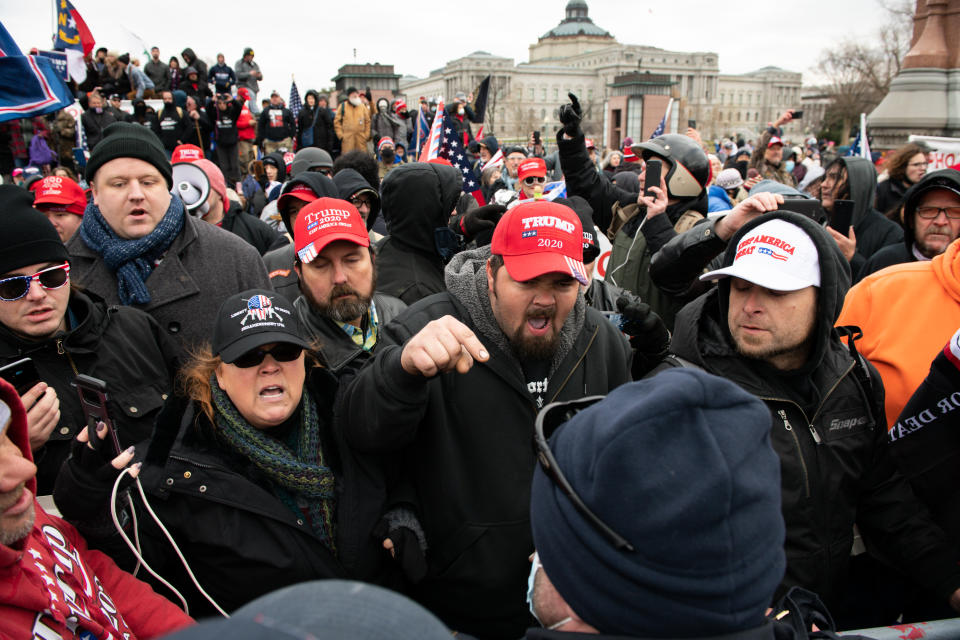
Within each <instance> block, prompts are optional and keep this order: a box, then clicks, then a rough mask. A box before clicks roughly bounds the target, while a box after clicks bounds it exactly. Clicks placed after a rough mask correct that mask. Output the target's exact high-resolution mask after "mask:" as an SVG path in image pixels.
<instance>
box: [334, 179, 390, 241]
mask: <svg viewBox="0 0 960 640" xmlns="http://www.w3.org/2000/svg"><path fill="white" fill-rule="evenodd" d="M333 183H334V184H336V185H337V190H338V191H339V192H340V193H341V194H342V195H341V197H342V198H343V199H344V200H349V199H350V198H352V197H353V196H355V195H356V194H358V193H360V192H361V191H367V192H369V193H370V195H372V196H373V204H372V205H371V206H370V213H369V215H367V219H366V225H367V231H369V230H370V229H373V224H374V223H375V222H376V221H377V216H379V215H380V194H379V193H377V191H376V189H374V188H373V187H371V186H370V183H369V182H367V180H366V178H364V177H363V176H362V175H360V172H359V171H357V170H356V169H341V170H340V171H337V175H335V176H333Z"/></svg>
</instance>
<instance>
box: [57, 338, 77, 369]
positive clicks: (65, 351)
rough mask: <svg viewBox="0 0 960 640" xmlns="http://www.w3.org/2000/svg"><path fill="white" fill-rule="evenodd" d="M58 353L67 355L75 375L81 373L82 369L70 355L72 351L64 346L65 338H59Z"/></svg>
mask: <svg viewBox="0 0 960 640" xmlns="http://www.w3.org/2000/svg"><path fill="white" fill-rule="evenodd" d="M57 353H58V354H60V355H61V356H67V362H69V363H70V368H71V369H73V375H75V376H78V375H80V371H79V370H78V369H77V365H76V364H74V362H73V357H72V356H71V355H70V352H69V351H67V350H66V348H64V346H63V338H57Z"/></svg>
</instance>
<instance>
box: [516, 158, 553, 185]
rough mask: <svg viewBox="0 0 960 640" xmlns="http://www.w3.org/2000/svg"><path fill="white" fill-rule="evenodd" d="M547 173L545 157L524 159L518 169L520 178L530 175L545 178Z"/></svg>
mask: <svg viewBox="0 0 960 640" xmlns="http://www.w3.org/2000/svg"><path fill="white" fill-rule="evenodd" d="M546 175H547V163H546V162H544V161H543V158H530V159H529V160H524V161H523V162H521V163H520V167H519V168H518V169H517V176H518V177H519V178H520V180H523V179H525V178H528V177H530V176H538V177H540V178H544V177H546Z"/></svg>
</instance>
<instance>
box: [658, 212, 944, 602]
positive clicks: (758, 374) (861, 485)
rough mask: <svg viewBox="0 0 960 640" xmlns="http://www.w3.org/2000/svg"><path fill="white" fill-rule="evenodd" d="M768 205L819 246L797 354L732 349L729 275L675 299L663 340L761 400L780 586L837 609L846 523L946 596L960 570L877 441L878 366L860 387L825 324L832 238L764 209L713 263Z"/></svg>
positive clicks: (833, 270)
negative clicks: (773, 463) (814, 290)
mask: <svg viewBox="0 0 960 640" xmlns="http://www.w3.org/2000/svg"><path fill="white" fill-rule="evenodd" d="M771 217H776V218H783V219H787V220H788V221H790V222H792V223H793V224H796V225H798V226H800V227H802V228H804V229H806V230H808V235H810V236H811V238H812V239H813V240H814V243H815V244H816V246H817V250H818V253H819V256H820V269H821V285H820V287H819V291H818V305H819V307H818V310H817V325H816V328H815V329H814V334H813V336H812V340H813V349H812V352H811V355H810V357H809V359H808V361H807V364H806V365H804V367H802V368H801V369H799V370H796V371H790V372H783V371H779V370H777V369H774V368H772V367H770V366H768V365H766V364H765V363H763V362H761V361H758V360H750V359H747V358H745V357H743V356H741V355H739V354H738V352H737V350H736V348H735V346H734V344H733V341H732V338H731V337H730V333H729V330H728V328H727V321H726V318H727V300H728V299H729V294H730V282H729V279H722V280H720V281H719V283H718V286H717V287H716V288H714V289H712V290H711V291H709V292H707V293H706V294H704V295H702V296H701V297H699V298H697V299H696V300H694V301H693V302H692V303H690V304H689V305H687V306H686V307H684V308H683V310H681V312H680V313H679V314H678V316H677V322H676V327H675V332H674V335H673V343H672V345H671V351H672V352H673V353H674V354H676V355H677V356H680V357H681V358H683V359H685V360H688V361H690V362H692V363H694V364H695V365H697V366H699V367H702V368H704V369H706V370H707V371H709V372H710V373H713V374H715V375H719V376H721V377H725V378H727V379H729V380H732V381H733V382H736V383H737V384H739V385H740V386H741V387H743V388H744V389H745V390H747V391H749V392H750V393H753V394H754V395H756V396H758V397H759V398H761V399H762V400H764V402H766V403H767V405H768V406H769V407H770V412H771V414H772V416H773V430H772V432H771V442H772V443H773V446H774V449H775V450H776V451H777V453H778V455H779V456H780V464H781V483H782V500H783V515H784V519H785V521H786V526H787V537H786V545H785V548H786V554H787V573H786V576H785V577H784V581H783V583H782V585H781V590H783V591H785V590H786V588H788V587H790V586H793V585H799V586H802V587H804V588H806V589H810V590H812V591H814V592H816V593H817V594H819V595H820V597H821V598H822V599H823V601H824V603H825V604H826V605H827V607H828V608H834V609H836V608H837V607H838V603H839V601H840V600H841V599H842V597H843V596H844V585H845V579H846V575H847V570H848V563H849V560H850V550H851V547H852V545H853V525H854V524H856V525H858V527H859V529H860V532H861V534H862V535H863V537H864V539H865V540H866V542H867V546H868V549H871V550H876V551H877V553H878V554H879V555H881V557H883V558H884V559H885V560H886V561H887V562H889V563H891V564H892V565H893V566H894V567H896V568H897V569H899V570H901V571H902V572H903V573H905V574H906V575H908V576H910V577H912V578H913V579H914V580H915V581H916V582H918V583H920V584H922V585H924V586H926V587H928V588H930V589H931V590H932V591H934V592H936V593H938V594H940V595H943V597H944V598H946V597H947V595H949V594H950V593H952V592H953V590H954V589H955V588H957V587H960V570H958V569H957V566H956V563H955V559H954V558H953V551H952V549H950V548H949V547H948V546H947V545H946V543H945V539H944V535H943V532H942V531H941V530H940V529H938V528H937V527H936V526H935V525H934V524H933V522H932V521H931V520H930V517H929V514H927V512H926V511H925V510H924V509H923V508H922V507H921V506H920V504H919V502H918V501H917V500H916V498H915V497H914V495H913V492H912V491H911V490H910V487H909V485H908V484H907V483H906V481H905V479H904V478H903V476H902V475H900V473H899V472H898V471H897V469H896V466H895V464H894V461H893V458H892V456H891V455H890V450H889V448H888V447H887V446H886V440H887V433H886V429H884V425H885V424H886V421H885V416H884V415H883V387H882V382H881V381H880V376H879V374H878V373H877V371H876V369H874V367H873V366H872V365H869V364H867V367H866V368H867V370H869V376H870V381H871V382H870V383H869V385H870V387H871V388H869V389H868V388H866V385H867V383H866V382H864V381H863V378H864V377H863V376H862V375H858V367H857V366H856V365H855V361H854V359H853V358H852V356H851V354H850V351H849V350H848V349H847V347H846V346H845V345H844V344H843V343H842V342H841V341H840V338H839V335H838V333H837V331H836V330H835V329H834V328H833V325H834V322H835V321H836V318H837V316H838V315H839V313H840V308H841V307H842V305H843V299H844V296H845V294H846V292H847V290H848V289H849V288H850V272H849V265H848V264H847V262H846V260H845V259H844V258H843V256H842V255H841V254H840V251H839V249H838V248H837V246H836V244H835V243H834V242H833V241H832V240H831V239H830V238H829V237H827V236H826V235H825V234H824V233H823V231H822V230H820V229H819V228H817V225H816V223H814V222H813V221H811V220H810V219H808V218H806V217H804V216H801V215H799V214H790V213H776V212H771V213H767V214H765V215H764V216H763V217H762V219H757V220H755V221H752V222H751V223H748V224H746V225H744V226H743V227H742V228H741V229H740V230H739V231H738V232H737V233H736V234H734V236H733V238H731V240H730V242H729V243H728V249H727V251H726V252H725V254H724V260H723V266H729V265H730V264H732V262H733V258H734V256H735V253H736V251H735V249H736V247H737V244H738V243H739V241H740V239H741V238H742V237H743V236H744V235H745V234H747V233H749V232H750V230H751V229H753V228H754V227H755V226H757V224H760V223H762V222H765V221H767V220H769V219H771ZM864 362H866V361H865V360H864ZM861 370H862V369H861Z"/></svg>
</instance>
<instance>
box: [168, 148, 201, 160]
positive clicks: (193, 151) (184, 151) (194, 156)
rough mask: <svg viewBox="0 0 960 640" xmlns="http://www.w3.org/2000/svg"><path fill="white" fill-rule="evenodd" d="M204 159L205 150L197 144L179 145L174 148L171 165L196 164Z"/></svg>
mask: <svg viewBox="0 0 960 640" xmlns="http://www.w3.org/2000/svg"><path fill="white" fill-rule="evenodd" d="M202 159H203V149H201V148H200V147H198V146H197V145H195V144H179V145H177V146H176V147H174V148H173V153H172V154H171V155H170V164H176V163H178V162H196V161H197V160H202Z"/></svg>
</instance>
